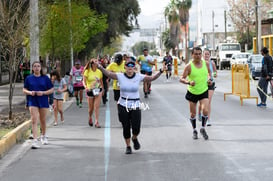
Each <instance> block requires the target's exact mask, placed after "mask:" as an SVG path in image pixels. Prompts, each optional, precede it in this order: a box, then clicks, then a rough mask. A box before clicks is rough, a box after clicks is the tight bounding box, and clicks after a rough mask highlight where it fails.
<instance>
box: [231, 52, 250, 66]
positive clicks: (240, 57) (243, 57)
mask: <svg viewBox="0 0 273 181" xmlns="http://www.w3.org/2000/svg"><path fill="white" fill-rule="evenodd" d="M250 55H251V54H250V53H243V52H241V53H235V54H233V55H232V56H231V59H230V64H231V65H232V64H246V63H247V59H248V57H249V56H250Z"/></svg>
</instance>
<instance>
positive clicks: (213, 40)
mask: <svg viewBox="0 0 273 181" xmlns="http://www.w3.org/2000/svg"><path fill="white" fill-rule="evenodd" d="M212 49H213V54H214V52H215V31H214V11H213V10H212Z"/></svg>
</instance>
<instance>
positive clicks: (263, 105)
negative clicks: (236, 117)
mask: <svg viewBox="0 0 273 181" xmlns="http://www.w3.org/2000/svg"><path fill="white" fill-rule="evenodd" d="M257 106H258V107H266V104H264V103H260V104H257Z"/></svg>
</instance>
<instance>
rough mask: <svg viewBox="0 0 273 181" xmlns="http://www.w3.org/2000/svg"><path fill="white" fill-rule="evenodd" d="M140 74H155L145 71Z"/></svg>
mask: <svg viewBox="0 0 273 181" xmlns="http://www.w3.org/2000/svg"><path fill="white" fill-rule="evenodd" d="M140 73H141V74H145V75H152V74H153V72H147V71H145V70H141V71H140Z"/></svg>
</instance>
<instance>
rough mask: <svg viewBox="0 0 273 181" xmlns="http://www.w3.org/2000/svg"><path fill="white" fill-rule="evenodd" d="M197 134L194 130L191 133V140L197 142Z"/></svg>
mask: <svg viewBox="0 0 273 181" xmlns="http://www.w3.org/2000/svg"><path fill="white" fill-rule="evenodd" d="M197 135H198V133H197V131H196V130H194V131H193V135H192V138H193V139H194V140H197V139H198V136H197Z"/></svg>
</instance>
